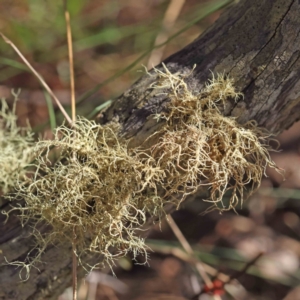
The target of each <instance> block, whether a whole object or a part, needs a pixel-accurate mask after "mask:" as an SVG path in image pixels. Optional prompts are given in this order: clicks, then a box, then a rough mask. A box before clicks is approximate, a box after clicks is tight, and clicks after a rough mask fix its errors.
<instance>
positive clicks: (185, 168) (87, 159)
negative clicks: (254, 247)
mask: <svg viewBox="0 0 300 300" xmlns="http://www.w3.org/2000/svg"><path fill="white" fill-rule="evenodd" d="M164 68H165V71H164V72H162V71H159V70H157V69H155V73H156V75H155V76H157V81H156V83H155V84H154V85H153V86H152V87H150V88H154V89H156V90H158V92H160V90H161V91H163V92H164V93H166V95H167V97H168V99H169V101H168V105H167V107H166V109H165V111H163V112H161V113H160V114H157V115H156V116H153V118H160V119H162V120H164V124H163V125H162V127H161V129H160V130H159V131H158V132H155V133H154V134H153V135H151V136H150V137H149V138H148V140H147V144H151V145H152V146H151V147H150V148H147V147H143V145H142V146H140V147H138V148H134V149H132V148H131V149H129V148H128V144H127V142H126V141H125V140H124V139H123V138H122V137H120V134H119V125H118V124H116V123H110V124H106V125H103V126H102V125H99V124H96V123H95V122H92V121H88V120H85V119H83V118H79V119H78V121H77V122H76V126H75V128H72V129H70V128H68V127H66V126H61V127H60V128H58V130H57V132H56V135H55V139H54V140H53V141H40V142H39V143H37V145H36V147H35V152H36V153H37V165H36V173H35V175H34V176H33V177H31V178H28V180H27V182H25V183H24V182H20V183H19V185H18V188H17V190H18V192H17V193H18V196H20V197H21V198H22V199H24V200H25V203H26V205H25V206H24V207H23V208H16V209H19V210H21V218H22V221H23V222H26V221H27V220H28V219H30V220H32V219H33V218H35V219H36V220H37V224H36V226H35V230H36V236H37V237H38V240H39V243H40V244H41V246H40V248H41V249H45V247H46V245H47V244H48V243H50V242H55V241H58V240H61V238H64V239H68V240H69V241H70V242H71V243H74V241H75V242H76V250H77V255H81V254H84V253H86V252H92V253H99V254H101V255H103V257H104V259H106V260H107V261H108V262H109V263H111V262H112V261H113V259H115V258H117V257H120V256H123V255H126V254H127V253H128V252H129V251H130V252H133V253H134V256H135V255H137V254H138V253H141V252H142V253H144V254H146V247H145V244H144V241H143V239H142V238H140V237H139V236H138V235H137V231H138V230H139V229H140V228H141V226H142V225H144V223H145V221H146V215H148V216H154V215H156V216H157V215H160V214H162V212H163V207H164V205H165V204H166V203H167V202H170V201H171V202H173V203H174V204H175V205H176V206H179V205H180V203H181V202H182V201H183V200H184V199H185V198H186V197H187V196H188V195H190V194H193V193H195V192H196V191H197V190H198V189H199V188H200V187H207V188H208V190H209V192H210V198H209V199H208V200H207V201H211V202H212V203H213V207H214V208H217V209H219V210H228V209H232V208H233V209H234V208H235V207H236V205H237V204H238V203H241V202H242V201H243V197H244V196H243V195H244V190H245V189H246V188H248V189H249V190H250V191H253V190H255V189H256V188H257V187H258V186H259V184H260V181H261V178H262V176H263V174H264V173H265V170H266V167H267V166H271V167H274V168H275V164H274V163H273V161H272V160H271V159H270V156H269V154H268V149H269V146H268V138H269V136H268V134H267V133H266V132H264V131H263V130H262V129H259V128H258V127H257V126H256V124H255V122H249V123H247V124H244V125H240V124H238V123H237V121H236V120H235V119H234V118H230V117H225V116H223V115H222V112H221V108H222V106H224V105H225V103H226V101H227V100H228V98H231V99H234V100H237V99H238V98H239V97H241V96H242V95H241V94H240V93H238V92H236V91H235V88H234V86H233V81H232V80H231V79H229V78H225V77H224V76H221V75H219V76H217V77H214V76H213V77H212V79H211V80H209V81H208V83H207V84H206V85H205V87H204V88H203V89H202V90H201V91H200V92H199V93H197V94H194V93H193V92H192V91H190V90H189V88H188V86H187V84H186V82H185V77H184V76H183V75H180V74H172V73H170V72H169V70H168V69H167V68H166V67H165V66H164ZM53 148H55V149H57V150H59V153H60V158H59V160H58V161H57V162H56V163H54V164H51V162H50V160H49V155H50V153H51V151H52V150H51V149H53ZM45 151H46V155H45ZM225 194H229V198H230V200H229V204H227V205H226V204H225V203H223V198H224V195H225ZM40 222H42V223H46V224H50V225H51V227H52V231H51V233H50V234H47V236H46V237H45V236H43V235H41V234H40V233H39V223H40ZM64 239H63V240H64Z"/></svg>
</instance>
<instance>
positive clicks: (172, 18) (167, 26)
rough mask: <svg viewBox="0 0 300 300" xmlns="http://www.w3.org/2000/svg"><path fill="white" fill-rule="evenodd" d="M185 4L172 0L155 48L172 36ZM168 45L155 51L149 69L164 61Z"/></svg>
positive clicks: (148, 65) (179, 0)
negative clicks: (172, 30)
mask: <svg viewBox="0 0 300 300" xmlns="http://www.w3.org/2000/svg"><path fill="white" fill-rule="evenodd" d="M184 3H185V0H171V1H170V3H169V6H168V8H167V10H166V13H165V15H164V19H163V21H162V30H161V31H160V32H159V33H158V35H157V37H156V39H155V42H154V47H155V46H158V45H160V44H163V43H165V42H166V41H167V40H168V37H169V35H170V30H171V29H172V27H174V24H175V22H176V20H177V18H178V16H179V14H180V11H181V9H182V7H183V5H184ZM165 47H166V44H165V45H163V46H162V47H160V48H156V49H153V51H152V52H151V54H150V57H149V59H148V64H147V67H148V69H151V68H153V66H156V65H157V64H159V63H160V62H161V60H162V56H163V53H164V50H165Z"/></svg>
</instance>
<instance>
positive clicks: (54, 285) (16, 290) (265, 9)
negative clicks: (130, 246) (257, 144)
mask: <svg viewBox="0 0 300 300" xmlns="http://www.w3.org/2000/svg"><path fill="white" fill-rule="evenodd" d="M299 32H300V1H296V0H253V1H247V0H242V1H239V3H238V4H236V5H234V6H232V7H231V9H229V10H227V11H226V12H225V13H224V14H223V15H222V16H221V17H220V18H219V19H218V20H217V22H216V23H215V24H214V25H213V26H212V27H211V28H210V29H209V30H207V31H206V32H205V33H204V34H202V35H201V36H200V37H199V38H198V39H197V40H195V41H194V42H193V43H192V44H190V45H188V46H187V47H185V48H184V49H182V50H181V51H179V52H178V53H175V54H174V55H172V56H171V57H169V58H168V59H166V60H165V62H164V63H165V64H166V66H167V68H168V69H169V70H170V71H171V72H172V73H175V72H181V73H186V72H188V71H190V70H191V69H192V67H193V65H194V64H196V65H197V66H196V68H195V70H194V72H193V74H192V75H191V76H190V77H189V78H188V79H187V80H188V85H189V87H190V89H192V90H193V91H195V92H197V91H199V90H200V89H201V88H202V87H203V85H204V83H205V82H206V81H207V79H209V78H211V72H213V73H215V74H216V73H225V74H228V75H229V76H230V77H231V78H233V79H234V81H235V87H236V89H237V90H238V91H241V92H243V93H244V95H245V97H244V99H240V100H239V101H238V102H237V103H235V102H234V101H232V102H231V101H230V100H228V101H229V102H228V103H227V105H226V110H225V112H224V114H225V115H228V116H235V117H237V120H238V122H239V123H241V124H243V123H245V122H247V121H249V120H256V121H257V123H258V124H259V126H262V127H264V128H266V129H268V130H270V131H271V132H273V133H275V134H278V133H279V132H281V131H283V130H284V129H286V128H288V127H289V126H291V125H292V124H293V123H294V122H295V121H297V120H298V119H299V117H300V76H299V73H300V68H299V67H300V62H299V56H300V52H299V51H300V43H299V36H298V35H299ZM158 68H159V69H161V70H162V66H161V65H160V66H158ZM155 80H156V77H155V76H151V77H150V76H149V75H145V76H143V77H142V78H141V79H140V80H138V81H137V82H136V83H135V84H134V85H133V86H132V87H131V88H130V89H129V90H128V91H126V92H125V93H124V94H123V95H122V96H121V97H119V99H118V100H117V101H115V102H114V104H113V105H112V106H111V107H110V108H109V109H108V110H107V111H106V112H105V113H104V114H103V116H102V119H101V122H103V123H105V122H108V121H110V120H112V119H113V118H118V120H119V122H120V123H121V126H122V132H123V133H124V134H125V136H126V137H127V138H131V142H130V145H131V146H136V145H139V144H140V143H141V142H142V141H144V140H145V138H147V137H148V136H149V135H150V134H151V133H152V132H154V131H155V130H157V129H159V127H160V126H162V123H157V121H156V120H153V118H151V117H150V116H151V115H152V114H155V113H157V112H160V111H161V109H162V108H163V107H164V104H165V102H166V100H167V99H166V97H165V96H163V95H157V94H155V91H154V89H153V88H151V87H150V85H151V83H153V82H154V81H155ZM195 196H197V197H201V194H200V193H198V194H197V195H194V196H193V197H195ZM8 209H9V204H8V203H7V202H6V201H4V200H2V203H1V210H8ZM3 220H4V216H3V215H1V216H0V222H1V223H0V226H1V227H0V228H1V232H2V234H1V237H0V254H1V256H0V262H1V263H5V260H4V257H6V258H7V260H8V261H14V260H22V259H24V258H25V257H26V255H27V253H28V251H29V250H30V249H31V247H32V241H31V240H30V239H28V238H26V236H27V235H28V234H29V232H30V227H29V226H27V227H25V228H22V227H21V225H20V223H19V221H18V219H17V217H16V216H11V217H10V218H9V220H8V222H7V223H6V224H4V223H3ZM42 259H43V261H44V263H42V264H40V265H39V266H38V267H39V270H37V269H32V270H31V275H30V279H29V280H28V281H26V282H20V279H19V270H18V269H16V267H14V266H8V265H5V266H3V267H1V268H0V299H55V298H56V297H57V296H58V295H59V294H61V292H62V291H63V290H64V289H65V288H66V287H68V286H70V285H71V265H72V261H71V260H72V259H71V246H69V245H65V246H63V247H62V246H59V247H55V246H52V247H49V248H48V249H47V250H46V251H45V254H44V256H43V258H42ZM90 259H91V260H93V259H94V258H90ZM81 275H83V272H82V273H81Z"/></svg>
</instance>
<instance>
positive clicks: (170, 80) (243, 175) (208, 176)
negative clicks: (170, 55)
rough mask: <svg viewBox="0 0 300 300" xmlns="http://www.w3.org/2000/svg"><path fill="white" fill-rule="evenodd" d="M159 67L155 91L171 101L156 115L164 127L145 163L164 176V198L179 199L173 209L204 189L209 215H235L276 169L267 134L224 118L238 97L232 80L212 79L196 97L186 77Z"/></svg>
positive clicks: (256, 128)
mask: <svg viewBox="0 0 300 300" xmlns="http://www.w3.org/2000/svg"><path fill="white" fill-rule="evenodd" d="M163 67H164V69H165V71H164V72H162V71H160V70H158V69H155V72H156V73H157V76H158V77H159V80H158V81H157V82H159V84H156V85H154V86H153V87H154V88H155V89H156V90H158V91H159V89H161V90H162V92H163V93H165V94H166V95H167V96H168V98H169V104H168V106H167V110H166V111H164V112H162V113H160V115H159V116H157V115H156V118H157V117H159V118H160V119H164V120H165V122H166V125H165V126H164V127H163V128H162V129H161V130H160V131H158V132H156V133H154V134H153V135H152V136H151V137H150V138H149V139H152V140H158V142H156V143H151V142H150V144H153V146H152V147H151V148H150V149H146V152H147V153H148V157H147V158H146V159H144V161H143V163H144V164H146V165H149V166H151V167H156V168H159V169H160V170H164V176H163V177H162V178H161V185H162V187H163V188H164V190H165V195H164V198H168V197H170V196H171V195H174V194H175V195H178V194H179V195H181V197H179V198H178V197H177V199H179V201H178V203H177V205H179V204H180V203H181V202H182V201H183V200H184V199H185V198H186V196H187V195H189V194H193V193H195V192H196V191H197V190H198V189H199V188H200V187H204V186H205V187H207V188H208V190H209V193H210V197H209V199H207V200H206V201H210V202H212V203H213V207H212V209H214V208H216V209H219V210H221V211H222V210H229V209H234V208H235V207H236V206H237V205H238V203H242V202H243V199H244V191H245V189H246V188H248V191H249V192H248V195H249V194H250V193H251V192H253V191H254V190H255V189H256V188H257V187H258V186H259V185H260V182H261V179H262V176H263V175H264V174H265V171H266V168H267V166H270V167H273V168H276V166H275V163H274V162H273V161H272V159H271V158H270V155H269V152H268V150H270V149H271V147H269V144H268V143H269V137H270V134H269V133H268V132H266V131H265V130H263V129H260V128H258V127H257V125H256V122H255V121H251V122H248V123H246V124H243V125H241V124H239V123H238V122H237V121H236V119H235V118H233V117H226V116H224V115H223V114H222V112H221V110H222V109H224V106H225V104H226V101H228V100H229V99H233V100H235V101H237V100H238V99H239V98H240V97H242V94H241V93H239V92H237V91H236V90H235V88H234V86H233V80H232V79H230V78H228V77H225V76H223V75H218V76H216V77H215V76H212V79H210V80H209V81H208V82H207V83H206V85H205V87H204V88H203V89H202V90H201V91H200V92H199V93H197V94H194V93H193V92H192V91H190V90H189V88H188V86H187V84H186V82H185V77H184V76H182V75H180V74H172V73H170V71H169V70H168V69H167V68H166V66H165V65H163ZM149 139H148V140H149ZM148 142H149V141H148ZM144 151H145V149H144V150H142V151H141V153H143V152H144ZM225 194H226V196H227V195H228V197H229V201H227V203H225V202H224V201H223V199H224V196H225Z"/></svg>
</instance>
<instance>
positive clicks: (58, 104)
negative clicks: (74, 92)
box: [0, 32, 73, 125]
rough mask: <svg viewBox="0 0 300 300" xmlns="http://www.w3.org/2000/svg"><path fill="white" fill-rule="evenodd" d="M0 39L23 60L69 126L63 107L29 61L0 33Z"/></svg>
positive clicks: (70, 122) (67, 116) (69, 120)
mask: <svg viewBox="0 0 300 300" xmlns="http://www.w3.org/2000/svg"><path fill="white" fill-rule="evenodd" d="M0 35H1V37H2V38H3V40H4V41H5V43H7V44H9V45H10V46H11V47H12V48H13V49H14V50H15V52H16V53H17V54H18V55H19V57H20V58H21V59H22V60H23V62H24V63H25V64H26V66H27V67H28V68H29V69H30V70H31V72H32V73H33V74H34V75H35V76H36V77H37V79H38V80H39V81H40V82H41V84H42V85H43V86H44V88H45V89H46V91H47V92H48V93H49V94H50V95H51V97H52V98H53V99H54V101H55V102H56V104H57V106H58V108H59V109H60V111H61V112H62V114H63V115H64V117H65V118H66V120H67V121H68V123H69V124H70V125H72V124H73V122H72V120H71V119H70V117H69V115H68V113H67V112H66V111H65V109H64V107H63V106H62V105H61V103H60V101H59V100H58V98H57V97H56V96H55V94H54V93H53V92H52V90H51V89H50V87H49V86H48V84H47V83H46V82H45V80H44V79H43V77H42V76H41V75H40V74H39V73H38V72H37V71H36V70H35V69H34V68H33V67H32V65H31V64H30V63H29V61H28V60H27V59H26V58H25V57H24V55H23V54H22V53H21V52H20V50H19V49H18V48H17V46H16V45H15V44H14V43H13V42H12V41H11V40H9V39H8V38H7V37H6V36H5V35H4V34H3V33H1V32H0Z"/></svg>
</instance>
